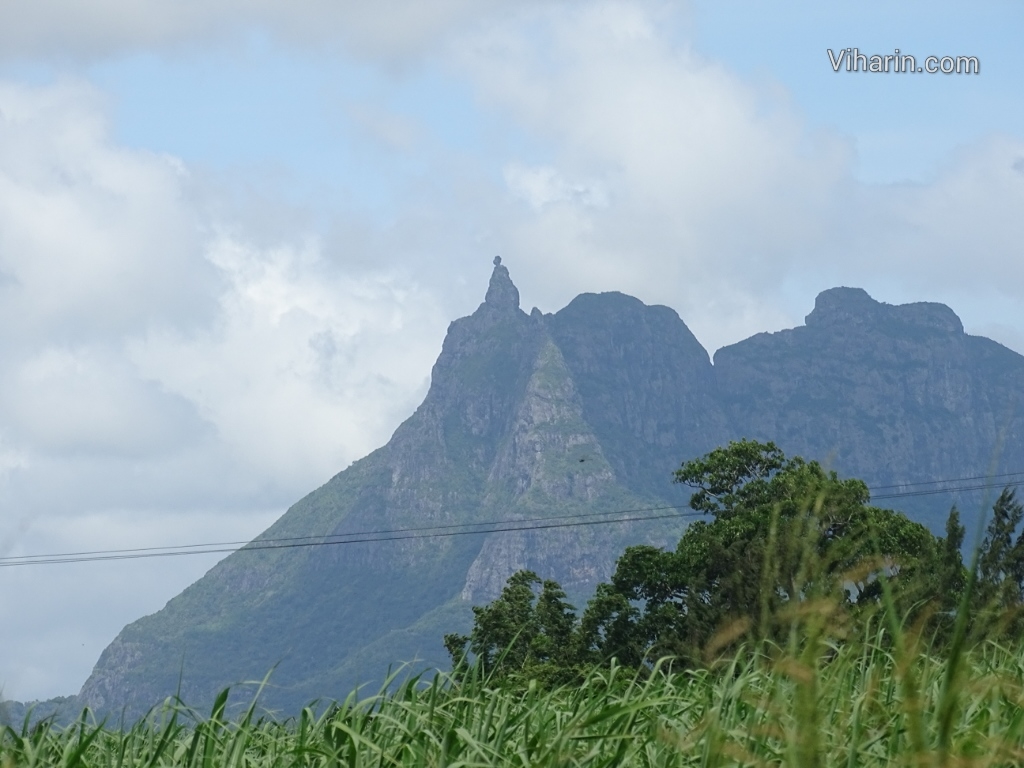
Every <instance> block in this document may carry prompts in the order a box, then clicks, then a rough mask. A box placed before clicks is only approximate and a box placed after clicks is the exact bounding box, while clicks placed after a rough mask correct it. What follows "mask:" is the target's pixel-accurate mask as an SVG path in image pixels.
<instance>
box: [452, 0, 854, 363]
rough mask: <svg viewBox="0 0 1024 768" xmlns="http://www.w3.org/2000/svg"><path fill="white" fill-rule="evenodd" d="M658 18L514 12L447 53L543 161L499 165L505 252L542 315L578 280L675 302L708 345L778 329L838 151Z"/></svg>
mask: <svg viewBox="0 0 1024 768" xmlns="http://www.w3.org/2000/svg"><path fill="white" fill-rule="evenodd" d="M652 8H653V10H652ZM663 13H667V11H664V10H663V9H662V8H661V6H653V5H651V4H639V3H628V2H601V3H591V4H588V5H586V6H581V7H575V6H574V7H555V8H546V9H543V10H537V11H535V12H524V13H523V14H521V15H520V16H518V17H516V18H514V19H510V20H507V21H505V22H503V23H500V24H495V25H493V26H492V27H490V28H489V29H488V30H486V31H485V32H481V33H480V34H478V35H476V36H474V37H470V38H466V39H464V40H463V41H461V42H460V44H459V45H458V46H455V48H454V52H453V60H454V61H455V62H456V66H458V67H460V68H461V70H462V71H464V72H466V73H468V75H469V76H470V77H471V78H472V79H473V81H474V82H475V84H476V87H477V88H478V92H479V93H480V97H481V100H482V101H484V102H485V103H487V104H489V105H491V106H492V107H493V108H495V109H496V110H497V111H499V112H500V113H501V114H503V115H506V116H507V119H509V120H511V121H512V122H513V123H515V124H519V125H521V126H523V127H525V128H526V129H527V130H528V131H529V132H530V134H531V135H532V136H533V137H534V138H535V139H536V140H538V141H540V142H542V144H543V146H545V147H546V148H547V149H548V151H550V152H551V154H552V160H551V161H550V162H548V163H545V164H544V165H542V166H532V165H526V164H523V163H521V162H520V161H518V160H515V159H510V160H509V161H507V163H506V166H505V173H504V180H505V182H506V185H507V187H508V190H509V192H511V193H512V195H513V196H515V197H517V198H519V199H521V200H523V201H524V202H526V203H527V205H528V206H529V209H527V210H523V211H521V212H520V213H519V214H518V215H517V216H516V217H515V218H514V219H513V220H511V221H509V222H508V223H507V229H505V231H504V235H505V236H506V237H507V239H508V246H506V247H505V248H504V250H503V252H507V253H508V255H509V257H510V264H514V265H516V268H517V272H519V270H521V269H522V266H520V265H523V266H525V271H526V273H527V274H529V275H531V276H536V278H537V279H535V281H534V282H535V284H543V285H544V286H545V288H544V289H542V291H540V292H538V291H536V289H534V290H532V291H527V293H529V294H537V293H540V295H539V296H538V297H537V298H539V301H538V303H541V304H543V305H545V306H549V307H552V308H557V307H558V306H561V305H562V304H564V303H565V302H566V301H568V300H569V299H571V298H572V296H573V295H575V294H576V293H578V292H579V291H581V290H623V291H626V292H631V293H634V294H636V295H638V296H640V297H641V298H643V299H645V300H647V301H651V302H658V303H665V304H669V305H671V306H673V307H675V308H676V309H678V310H679V311H680V313H681V314H682V316H683V317H684V318H685V319H686V320H687V322H688V323H689V324H690V325H691V327H693V328H694V330H695V331H696V332H697V333H698V336H699V337H700V338H701V339H702V341H704V343H705V344H709V345H711V346H712V347H715V346H718V345H720V344H722V343H725V342H727V341H734V340H736V339H738V338H741V337H743V336H745V335H748V334H749V333H752V332H755V331H758V330H762V329H764V328H765V327H766V326H768V327H772V326H777V325H778V324H781V323H785V322H786V320H787V316H786V315H785V314H783V313H780V312H779V309H778V300H777V299H778V292H779V291H780V290H781V289H782V285H783V283H784V280H785V277H786V274H787V272H788V271H789V270H790V269H791V267H792V265H793V264H794V263H796V262H797V261H798V260H799V259H800V257H801V255H802V254H803V253H806V252H807V251H809V250H812V249H813V248H815V247H817V246H820V245H821V244H822V243H823V242H825V239H826V236H827V233H828V231H829V228H830V224H831V219H832V218H833V217H834V216H836V213H837V212H836V210H835V206H836V204H837V202H838V200H839V199H840V198H841V195H842V194H843V190H844V185H846V184H848V183H849V169H850V161H851V158H852V153H851V149H850V147H849V145H848V144H847V143H846V142H844V141H842V140H840V139H838V138H837V137H834V136H830V135H828V134H824V133H820V134H819V133H816V132H814V131H812V130H810V129H808V127H807V126H806V125H805V123H804V122H803V121H802V120H801V118H800V115H799V114H798V113H797V112H796V111H795V110H794V108H793V107H792V106H791V105H789V104H787V103H786V102H785V100H784V99H782V98H780V94H779V92H778V91H777V90H776V89H772V88H760V87H754V86H751V85H749V84H747V83H745V82H743V81H741V80H740V79H739V78H738V77H736V76H735V75H733V74H731V73H730V72H728V71H727V70H726V69H725V68H723V67H722V66H720V65H718V64H716V63H713V62H710V61H708V60H706V59H703V58H702V57H700V56H699V55H697V54H696V53H694V52H693V51H692V50H690V49H689V48H687V47H685V46H679V45H677V44H675V43H674V42H673V41H671V40H670V39H669V38H668V37H667V36H666V35H665V34H664V33H663V32H662V31H661V26H660V25H661V24H662V23H663V22H665V19H664V18H662V16H660V15H659V14H663ZM569 180H598V181H596V182H595V181H569ZM519 273H520V274H521V273H522V272H519Z"/></svg>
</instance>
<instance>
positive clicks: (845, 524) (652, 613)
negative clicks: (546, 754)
mask: <svg viewBox="0 0 1024 768" xmlns="http://www.w3.org/2000/svg"><path fill="white" fill-rule="evenodd" d="M675 480H676V482H678V483H683V484H685V485H688V486H689V487H691V488H692V489H693V490H694V493H693V495H692V497H691V501H690V506H691V507H692V508H693V509H695V510H697V511H701V512H704V513H705V514H707V515H708V516H709V517H710V518H711V519H710V520H701V521H698V522H694V523H692V524H691V525H689V526H688V527H687V529H686V531H685V532H684V534H683V536H682V538H681V539H680V541H679V543H678V546H677V547H676V548H675V549H674V550H671V551H666V550H662V549H658V548H656V547H651V546H635V547H629V548H627V549H626V551H625V552H624V553H623V555H622V556H621V557H620V558H619V560H618V562H617V563H616V568H615V572H614V574H613V576H612V578H611V580H610V582H609V583H606V584H600V585H598V587H597V591H596V593H595V595H594V597H593V598H592V599H591V600H590V601H589V603H588V604H587V607H586V610H585V611H584V613H583V615H582V617H581V618H580V619H579V620H577V617H576V614H575V612H574V608H573V607H572V606H571V605H568V604H567V603H566V602H565V594H564V592H563V591H562V590H561V588H560V587H559V586H558V584H557V583H555V582H553V581H544V582H541V580H540V579H539V577H538V576H537V575H536V574H534V573H531V572H529V571H520V572H519V573H517V574H515V575H513V576H512V577H511V578H510V579H509V581H508V584H507V586H506V587H505V589H504V591H503V592H502V594H501V596H500V597H499V598H498V599H497V600H495V601H494V602H492V603H491V604H489V605H487V606H484V607H476V608H474V609H473V611H474V626H473V631H472V634H471V635H469V636H468V637H467V636H463V635H448V636H446V638H445V644H446V646H447V647H448V650H449V653H450V654H451V656H452V659H453V662H455V664H456V666H457V667H459V666H460V665H464V664H465V663H466V662H467V660H468V659H469V658H470V657H471V656H472V657H475V659H476V662H477V663H478V665H479V667H480V668H481V669H482V670H483V671H484V672H485V673H487V674H491V675H494V676H497V677H505V678H507V677H509V676H515V675H521V676H533V677H537V678H540V679H542V680H547V681H552V682H567V681H570V680H572V679H574V678H575V677H576V676H578V675H579V673H580V670H581V669H582V668H584V667H586V666H587V665H592V664H596V663H602V662H605V661H607V660H609V659H611V658H616V659H617V660H618V662H619V663H620V664H623V665H625V666H629V667H633V668H636V669H642V668H644V667H645V666H646V665H648V664H650V663H651V662H653V661H654V660H656V659H661V658H665V657H670V658H672V659H675V660H677V662H678V663H682V664H684V665H693V664H700V663H703V661H704V655H705V653H707V652H708V651H709V649H711V650H713V649H714V648H715V647H718V648H725V647H727V646H729V645H730V644H732V643H734V642H736V641H738V640H740V639H742V638H745V637H747V638H749V637H754V638H774V639H775V640H777V641H784V640H785V639H786V638H787V637H789V638H792V637H795V636H797V635H799V634H800V633H801V632H802V633H804V635H806V636H809V635H807V630H808V627H810V626H811V624H814V630H813V632H814V633H816V635H815V636H817V637H822V636H824V635H831V636H833V637H841V636H842V635H843V634H844V633H845V632H847V631H848V629H849V625H850V622H852V621H856V620H858V617H860V616H861V615H863V614H864V613H865V612H869V611H871V610H873V609H874V608H875V607H876V606H877V605H878V603H879V601H880V600H881V598H882V593H883V590H882V581H883V578H884V580H885V581H886V582H888V583H889V584H890V585H891V587H892V589H891V590H889V595H890V597H892V598H893V599H894V601H895V608H896V610H897V611H899V612H900V615H901V617H909V618H911V619H915V620H916V618H915V617H918V616H923V617H924V618H925V619H927V618H928V617H929V616H938V617H940V619H941V620H942V621H945V624H947V625H948V624H950V623H951V620H950V619H951V616H952V614H953V612H954V609H955V608H956V606H957V605H958V604H959V600H960V596H961V595H962V594H963V590H964V588H965V584H966V581H967V579H966V570H965V569H964V567H963V563H962V561H961V557H960V547H961V546H962V544H963V539H964V530H963V526H962V525H960V521H959V513H958V512H957V511H956V509H955V508H954V509H953V510H951V512H950V517H949V520H948V521H947V525H946V537H945V539H936V538H935V537H934V536H932V534H931V533H930V532H929V531H928V530H927V529H926V528H925V527H924V526H922V525H919V524H917V523H914V522H913V521H911V520H909V519H907V518H906V517H905V516H904V515H902V514H900V513H898V512H894V511H891V510H886V509H879V508H876V507H873V506H871V505H870V504H869V498H870V497H869V493H868V489H867V486H866V485H865V484H864V483H863V482H861V481H860V480H854V479H848V480H843V479H840V478H839V477H838V476H837V475H836V473H835V472H826V471H825V470H824V469H823V468H822V467H821V466H820V465H819V464H818V463H817V462H813V461H811V462H807V461H804V460H803V459H801V458H799V457H794V458H787V457H786V456H785V455H784V454H783V452H782V451H781V450H780V449H779V448H778V446H776V445H775V444H774V443H759V442H755V441H752V440H743V441H739V442H734V443H730V444H729V445H728V446H725V447H723V448H718V449H716V450H714V451H712V452H711V453H709V454H707V455H706V456H703V457H701V458H699V459H695V460H693V461H689V462H686V463H685V464H683V465H682V467H681V468H680V469H679V470H678V471H677V472H676V473H675ZM1004 496H1005V494H1004ZM1001 498H1002V497H1001ZM1014 503H1015V502H1014V501H1013V497H1012V494H1011V495H1010V496H1009V497H1007V498H1005V499H1003V501H1002V503H1001V505H997V506H999V511H998V513H997V515H996V520H994V521H993V523H992V525H991V526H990V536H989V539H991V541H992V544H991V546H990V547H989V549H990V550H991V552H992V555H991V556H990V557H989V559H988V560H985V566H984V574H986V575H985V576H984V579H987V581H985V583H986V584H990V583H991V584H997V585H998V589H997V591H999V593H1000V594H1005V595H1011V596H1015V597H1014V599H1018V600H1019V597H1020V594H1021V587H1022V586H1024V544H1022V543H1021V539H1018V540H1017V542H1016V543H1012V542H1010V539H1009V538H1008V535H1009V534H1007V533H1006V531H1007V530H1009V531H1011V532H1012V531H1013V530H1014V529H1015V527H1016V525H1017V523H1019V522H1020V521H1021V517H1022V516H1024V511H1022V510H1021V509H1020V505H1017V506H1014ZM538 585H539V586H540V588H541V589H540V593H539V594H538V593H537V587H538ZM993 588H995V587H993ZM1014 589H1016V592H1014V591H1013V590H1014ZM940 623H941V622H940ZM943 627H945V625H943ZM945 629H948V627H945ZM794 630H799V632H797V633H796V634H794ZM937 634H938V633H937Z"/></svg>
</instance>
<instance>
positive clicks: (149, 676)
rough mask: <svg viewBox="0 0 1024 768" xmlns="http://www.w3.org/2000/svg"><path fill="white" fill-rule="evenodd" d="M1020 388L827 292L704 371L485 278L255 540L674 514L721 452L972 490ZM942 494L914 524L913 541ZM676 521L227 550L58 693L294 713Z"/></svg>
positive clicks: (139, 703)
mask: <svg viewBox="0 0 1024 768" xmlns="http://www.w3.org/2000/svg"><path fill="white" fill-rule="evenodd" d="M1020 393H1024V358H1021V357H1020V356H1019V355H1016V354H1015V353H1013V352H1011V351H1010V350H1007V349H1005V348H1003V347H1000V346H999V345H998V344H995V343H994V342H991V341H989V340H987V339H980V338H975V337H970V336H967V335H965V334H964V333H963V330H962V327H961V326H960V323H959V320H957V319H956V316H955V315H953V313H952V312H951V311H950V310H948V309H947V308H945V307H941V306H940V305H906V306H902V307H891V306H889V305H884V304H879V303H878V302H875V301H874V300H872V299H871V298H870V297H868V296H867V294H865V293H863V292H862V291H856V290H853V289H834V290H833V291H826V292H825V293H824V294H822V295H821V296H819V298H818V302H817V305H816V308H815V311H814V312H813V313H812V314H811V315H810V316H809V317H808V321H807V326H806V327H804V328H797V329H793V330H791V331H784V332H781V333H777V334H760V335H758V336H755V337H753V338H751V339H748V340H746V341H744V342H741V343H739V344H736V345H733V346H732V347H728V348H725V349H723V350H720V351H719V352H718V354H717V355H716V358H715V365H714V366H712V363H711V360H710V359H709V356H708V354H707V352H706V351H705V350H704V349H703V347H701V345H700V344H699V342H697V340H696V339H695V338H694V337H693V335H692V334H691V333H690V332H689V330H688V329H687V328H686V326H685V324H684V323H683V322H682V320H680V319H679V317H678V315H676V313H675V312H673V311H672V310H670V309H668V308H666V307H650V306H646V305H644V304H642V303H641V302H639V301H638V300H636V299H633V298H631V297H628V296H624V295H622V294H618V293H610V294H600V295H594V294H587V295H583V296H580V297H578V298H577V299H575V300H574V301H573V302H571V303H570V304H569V305H568V306H567V307H565V308H564V309H562V310H561V311H559V312H558V313H555V314H553V315H543V314H541V313H540V312H539V311H537V310H534V311H533V313H532V314H530V315H527V314H526V313H524V312H522V311H521V310H520V309H519V295H518V291H517V290H516V288H515V286H514V285H513V283H512V281H511V279H510V277H509V274H508V271H507V269H506V268H505V267H504V266H501V265H497V266H496V267H495V270H494V273H493V275H492V277H491V282H490V285H489V288H488V291H487V296H486V300H485V302H484V303H483V304H482V305H481V306H480V308H479V309H478V310H477V311H476V312H475V313H473V315H471V316H470V317H466V318H462V319H460V320H457V321H455V322H453V323H452V324H451V326H450V327H449V331H448V335H447V337H446V339H445V342H444V346H443V349H442V352H441V355H440V357H439V358H438V360H437V363H436V364H435V366H434V369H433V372H432V379H431V386H430V390H429V392H428V394H427V397H426V399H425V400H424V402H423V403H422V405H421V406H420V407H419V408H418V409H417V410H416V412H415V413H414V414H413V415H412V416H411V417H410V418H409V419H408V420H407V421H406V422H404V423H403V424H402V425H401V426H400V427H399V428H398V429H397V430H396V432H395V434H394V436H393V437H392V439H391V440H390V441H389V442H388V444H387V445H386V446H384V447H382V448H381V449H379V450H377V451H375V452H373V453H372V454H370V455H369V456H367V457H366V458H364V459H362V460H360V461H358V462H356V463H355V464H353V465H352V466H351V467H349V468H348V469H347V470H345V471H343V472H341V473H339V474H338V475H337V476H335V477H334V478H333V479H331V480H330V481H329V482H328V483H327V484H326V485H324V486H323V487H322V488H320V489H318V490H316V491H314V492H313V493H311V494H309V495H308V496H307V497H306V498H304V499H302V500H301V501H299V502H298V503H296V504H295V505H294V506H293V507H292V508H291V509H289V510H288V512H287V513H286V514H285V515H284V516H283V517H282V518H281V519H280V520H279V521H278V522H277V523H276V524H275V525H273V526H272V527H271V528H269V529H268V530H267V531H266V532H265V533H264V534H262V535H261V536H260V537H259V538H258V539H257V540H256V542H255V544H256V545H259V543H260V542H268V541H269V540H271V539H274V540H276V539H286V538H290V537H323V536H331V535H336V534H344V533H350V532H358V531H380V530H392V529H402V528H411V527H424V526H445V525H455V524H463V523H475V522H485V521H494V520H510V519H523V518H537V517H556V516H565V515H594V514H596V513H601V512H611V511H617V510H626V509H640V508H646V507H652V506H659V505H665V504H685V502H686V499H687V498H688V497H687V495H686V494H685V493H684V492H683V490H682V489H681V488H678V487H674V486H672V484H671V483H670V477H671V471H672V470H673V469H675V468H677V467H678V466H679V464H680V462H682V461H685V460H688V459H691V458H694V457H696V456H699V455H702V454H703V453H705V452H707V451H708V450H710V449H711V448H713V447H714V446H716V445H721V444H724V443H725V442H726V441H728V440H729V439H734V438H741V437H754V438H760V439H774V440H775V441H776V442H778V443H779V444H780V446H781V447H782V448H783V449H784V450H785V451H786V452H787V453H790V454H794V455H803V456H806V457H808V458H815V459H819V460H822V461H823V462H825V463H826V464H830V465H831V466H834V467H835V468H837V469H838V470H840V471H841V472H843V473H853V474H856V475H857V476H860V477H862V478H863V479H865V480H867V481H868V482H869V484H877V483H886V482H895V481H901V480H932V479H935V478H949V477H961V476H968V475H974V474H984V473H985V472H986V471H988V470H989V468H990V466H991V458H992V455H993V450H994V448H995V447H996V446H1001V453H1000V454H999V458H1000V462H1001V463H1000V464H999V466H1000V467H1008V468H1010V469H1024V441H1022V435H1024V430H1022V429H1021V424H1022V420H1021V416H1020V415H1019V414H1018V412H1017V411H1015V410H1014V407H1015V404H1016V402H1017V400H1016V399H1017V397H1018V396H1019V394H1020ZM951 500H952V499H950V498H948V497H943V498H941V499H939V500H938V501H937V502H936V503H935V504H934V505H933V507H930V508H929V509H931V508H934V510H935V515H934V517H932V518H927V522H928V523H929V524H930V525H931V526H932V527H933V529H935V530H938V527H939V525H941V522H938V523H937V522H936V521H941V520H942V519H944V517H945V513H946V512H947V511H948V505H949V503H950V502H951ZM894 506H897V507H903V508H909V506H910V505H908V504H894ZM969 511H970V508H969V507H968V508H966V509H965V513H966V512H969ZM923 514H927V511H926V512H925V513H923ZM965 520H966V521H967V522H968V526H969V528H970V525H971V524H970V521H969V518H968V517H967V515H966V514H965ZM682 529H683V521H682V520H671V521H664V520H662V521H648V522H643V523H617V524H614V525H594V526H579V527H569V528H545V529H540V530H531V531H519V532H505V533H494V534H489V535H470V536H462V535H460V536H450V537H433V538H415V539H403V540H399V541H378V542H364V543H358V544H345V545H332V546H319V547H309V548H288V549H274V550H259V551H246V550H242V551H240V552H238V553H236V554H234V555H232V556H230V557H228V558H227V559H225V560H224V561H223V562H221V563H220V564H218V565H217V566H216V567H214V568H213V569H212V570H211V571H210V572H209V573H208V574H207V575H206V576H205V577H204V578H202V579H201V580H199V581H198V582H196V583H195V584H194V585H192V586H191V587H189V588H188V589H186V590H185V591H184V592H183V593H182V594H181V595H179V596H178V597H176V598H174V599H173V600H171V601H170V602H169V603H168V605H167V606H166V607H165V608H164V609H163V610H161V611H159V612H157V613H156V614H153V615H152V616H147V617H145V618H143V619H140V620H139V621H137V622H134V623H133V624H131V625H129V626H128V627H126V628H125V629H124V630H123V631H122V632H121V633H120V634H119V635H118V637H117V638H116V639H115V640H114V642H113V643H112V644H111V645H110V646H109V647H108V648H107V649H106V650H105V651H104V653H103V654H102V656H101V657H100V659H99V661H98V663H97V665H96V667H95V669H94V671H93V674H92V675H91V676H90V678H89V680H88V681H86V683H85V685H84V687H83V689H82V692H81V694H80V697H79V701H80V702H81V703H82V704H88V705H89V706H92V707H94V708H96V709H97V710H98V711H101V712H103V711H114V712H117V711H120V710H121V709H122V708H127V711H128V712H129V714H140V713H141V712H143V711H144V710H145V709H146V708H148V707H149V706H151V705H152V704H154V703H156V702H157V701H159V700H160V699H162V698H163V697H164V696H166V695H168V694H171V693H174V692H175V691H176V690H179V689H180V692H181V694H182V696H183V698H184V699H185V700H186V701H188V702H190V703H195V704H196V705H199V706H203V705H204V704H205V703H207V702H209V701H212V699H213V697H214V696H215V694H216V692H217V691H218V690H220V688H222V687H223V686H225V685H229V684H235V683H239V682H242V681H247V680H254V679H256V680H258V679H260V678H262V677H263V676H264V675H265V674H266V673H267V672H268V671H270V670H271V669H272V668H273V669H274V672H273V676H272V687H271V688H270V689H269V690H268V691H267V693H266V696H265V699H264V700H265V703H267V704H268V705H269V706H271V707H280V708H282V709H284V710H287V711H289V712H295V711H297V709H298V707H299V706H301V704H303V703H305V702H306V701H308V700H310V699H314V698H318V697H332V698H333V697H344V696H345V695H346V694H347V693H348V691H349V690H350V689H351V688H352V687H353V686H355V685H357V684H359V683H363V682H370V681H375V680H379V679H380V678H381V677H382V676H383V674H384V673H385V671H386V667H387V665H388V664H390V663H393V662H400V661H410V660H412V659H414V658H419V659H421V660H422V661H421V663H422V665H424V666H426V665H430V664H442V665H443V664H444V663H445V661H446V657H445V654H444V650H443V647H442V644H441V638H442V635H443V633H444V632H449V631H459V630H465V629H468V626H469V620H470V611H469V607H470V606H471V605H473V604H481V603H484V602H487V601H489V600H490V599H493V598H494V597H495V596H496V595H497V594H498V593H499V591H500V589H501V586H502V585H503V584H504V581H505V579H506V578H507V577H508V576H509V575H511V574H512V573H513V572H515V571H517V570H520V569H523V568H528V569H530V570H533V571H535V572H537V573H539V574H541V575H542V576H544V577H545V578H554V579H556V580H558V581H559V582H560V583H561V584H562V585H563V586H564V587H565V588H566V591H567V592H568V593H569V594H570V596H571V597H573V598H574V599H576V600H577V601H578V602H582V600H583V599H585V597H586V596H587V595H588V594H589V592H590V591H591V590H592V588H593V586H594V585H595V584H596V583H597V582H598V581H600V580H601V579H603V578H606V577H607V576H608V575H609V574H610V573H611V571H612V568H613V566H614V561H615V558H616V557H617V556H618V555H619V554H620V553H621V552H622V550H623V549H624V547H625V546H627V545H629V544H638V543H650V544H656V545H672V544H674V543H675V541H676V540H677V539H678V537H679V535H680V533H681V531H682Z"/></svg>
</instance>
